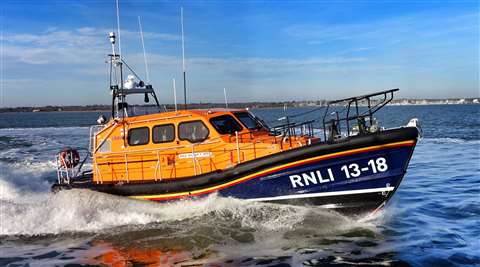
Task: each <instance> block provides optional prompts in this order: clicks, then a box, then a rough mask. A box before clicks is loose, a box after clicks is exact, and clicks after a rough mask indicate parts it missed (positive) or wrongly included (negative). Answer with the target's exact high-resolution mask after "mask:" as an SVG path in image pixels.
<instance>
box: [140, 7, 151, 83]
mask: <svg viewBox="0 0 480 267" xmlns="http://www.w3.org/2000/svg"><path fill="white" fill-rule="evenodd" d="M138 27H139V28H140V39H141V40H142V49H143V62H144V63H145V76H146V78H147V84H150V73H149V72H148V63H147V54H146V52H145V42H144V41H143V30H142V22H141V20H140V16H138Z"/></svg>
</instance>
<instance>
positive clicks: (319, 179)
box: [290, 168, 335, 188]
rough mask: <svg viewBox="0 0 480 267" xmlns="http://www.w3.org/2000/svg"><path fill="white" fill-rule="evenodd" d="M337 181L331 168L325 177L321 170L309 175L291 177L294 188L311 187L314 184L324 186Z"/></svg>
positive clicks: (302, 174)
mask: <svg viewBox="0 0 480 267" xmlns="http://www.w3.org/2000/svg"><path fill="white" fill-rule="evenodd" d="M333 181H335V178H334V177H333V172H332V170H331V169H330V168H328V169H327V174H326V175H325V176H324V175H322V173H321V172H320V170H316V171H311V172H308V173H301V174H294V175H290V182H291V183H292V186H293V188H297V186H299V187H303V186H309V185H312V184H324V183H329V182H333Z"/></svg>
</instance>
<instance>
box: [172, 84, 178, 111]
mask: <svg viewBox="0 0 480 267" xmlns="http://www.w3.org/2000/svg"><path fill="white" fill-rule="evenodd" d="M172 82H173V103H174V104H175V111H177V88H176V87H175V78H173V79H172Z"/></svg>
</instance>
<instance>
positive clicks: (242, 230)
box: [0, 105, 480, 266]
mask: <svg viewBox="0 0 480 267" xmlns="http://www.w3.org/2000/svg"><path fill="white" fill-rule="evenodd" d="M306 110H307V109H291V110H289V113H291V114H295V113H298V112H302V111H306ZM254 112H255V113H256V114H257V115H259V116H261V117H263V118H265V119H266V121H268V122H270V123H275V118H278V117H281V116H283V110H281V109H263V110H255V111H254ZM98 115H99V114H98V113H95V112H58V113H7V114H0V266H3V265H10V266H25V265H30V266H53V265H57V266H64V265H74V264H78V265H84V266H89V265H103V266H110V265H114V266H145V265H147V266H204V265H207V266H348V265H365V266H479V265H480V241H479V237H480V105H461V106H460V105H458V106H453V105H452V106H447V105H445V106H393V107H387V108H386V109H385V110H383V111H382V112H381V113H380V114H378V118H379V120H380V122H381V123H383V125H384V126H388V127H391V126H398V125H404V124H406V123H407V122H408V121H409V119H410V118H413V117H417V118H419V119H420V123H421V124H422V127H423V133H424V136H423V139H421V140H420V142H419V143H418V146H417V148H416V150H415V153H414V156H413V158H412V161H411V164H410V167H409V169H408V173H407V175H406V176H405V179H404V180H403V183H402V185H401V187H400V189H399V190H398V191H397V193H396V195H395V196H394V197H393V199H392V201H391V202H390V203H389V204H388V205H387V207H386V209H384V210H383V211H382V212H380V213H378V214H377V215H376V216H375V217H373V218H349V217H345V216H342V215H339V214H336V213H333V212H330V211H325V210H322V209H318V208H308V207H293V206H285V205H275V204H265V203H247V202H244V201H240V200H236V199H227V198H220V197H217V196H215V195H212V196H210V197H208V198H206V199H201V200H192V201H182V202H176V203H170V204H157V203H151V202H144V201H137V200H130V199H126V198H121V197H115V196H110V195H105V194H101V193H95V192H89V191H77V190H73V191H69V192H60V193H58V194H52V193H50V192H49V188H50V185H51V184H52V183H53V182H54V181H55V179H56V174H55V170H54V169H55V164H54V155H55V153H56V152H57V151H58V150H60V149H61V148H63V147H66V146H77V147H86V146H87V144H88V125H90V124H92V123H94V122H95V120H96V118H97V117H98ZM320 115H321V114H320V112H313V113H310V114H309V115H308V116H309V118H308V119H311V118H318V117H320Z"/></svg>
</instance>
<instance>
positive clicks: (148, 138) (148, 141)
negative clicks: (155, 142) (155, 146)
mask: <svg viewBox="0 0 480 267" xmlns="http://www.w3.org/2000/svg"><path fill="white" fill-rule="evenodd" d="M145 128H146V129H147V142H146V143H140V144H130V133H131V131H133V130H138V129H145ZM127 143H128V145H129V146H143V145H147V144H149V143H150V128H149V127H148V126H142V127H136V128H131V129H128V135H127Z"/></svg>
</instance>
